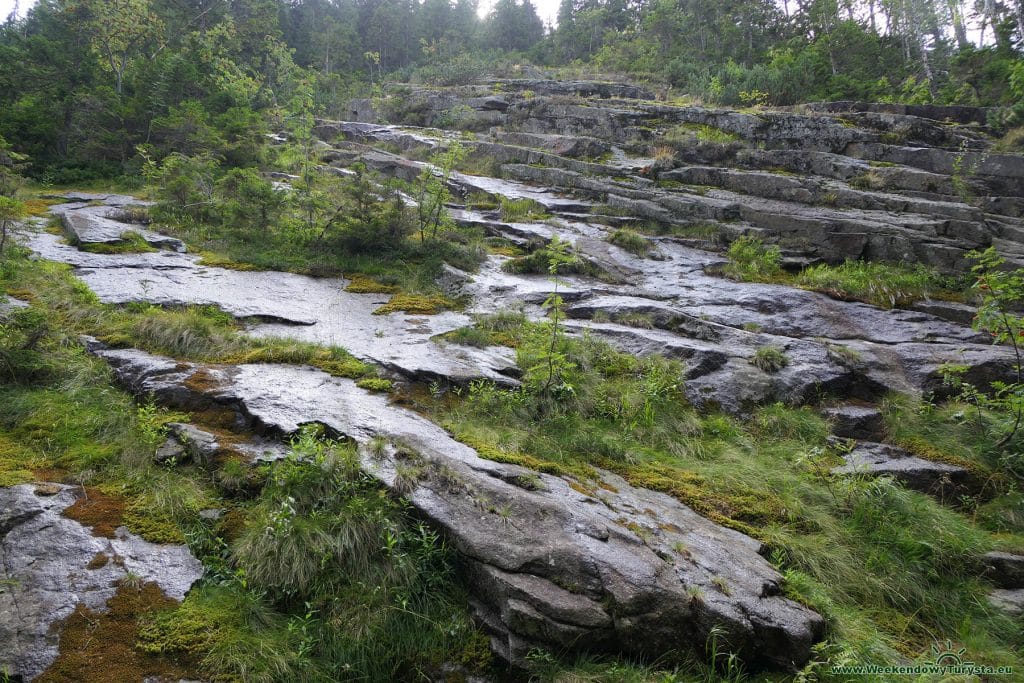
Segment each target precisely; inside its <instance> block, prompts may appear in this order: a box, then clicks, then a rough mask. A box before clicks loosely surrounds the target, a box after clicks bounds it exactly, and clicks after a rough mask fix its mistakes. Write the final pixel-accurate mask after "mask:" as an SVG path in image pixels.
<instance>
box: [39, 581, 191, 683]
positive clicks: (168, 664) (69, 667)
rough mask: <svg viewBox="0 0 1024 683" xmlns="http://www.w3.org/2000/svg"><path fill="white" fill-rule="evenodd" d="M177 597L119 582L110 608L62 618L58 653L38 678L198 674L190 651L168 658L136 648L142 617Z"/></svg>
mask: <svg viewBox="0 0 1024 683" xmlns="http://www.w3.org/2000/svg"><path fill="white" fill-rule="evenodd" d="M173 605H175V602H174V601H173V600H171V599H170V598H167V597H166V596H164V594H163V592H162V591H161V590H160V587H159V586H157V585H156V584H155V583H147V584H145V585H144V586H142V587H141V588H137V589H136V588H128V587H125V586H121V587H120V588H119V589H118V591H117V594H116V595H114V597H113V598H111V599H110V601H109V602H108V603H107V607H108V610H107V611H106V612H93V611H91V610H88V609H86V608H84V607H82V606H79V607H78V608H77V609H76V610H75V611H74V613H73V614H72V615H71V616H70V617H68V619H67V621H66V622H65V623H64V628H63V630H62V631H61V635H60V646H59V652H60V654H59V655H58V656H57V659H56V660H55V661H54V662H53V664H52V665H50V668H49V669H47V670H46V671H45V672H43V674H42V675H41V676H39V678H37V679H35V680H36V681H39V682H40V683H93V682H95V683H112V682H113V681H141V680H142V679H144V678H147V677H151V676H152V677H160V678H161V680H180V679H189V678H196V676H195V675H194V674H193V672H194V671H195V665H194V663H193V662H191V661H190V660H189V658H188V657H186V656H176V657H173V658H172V657H167V656H159V655H154V654H152V653H146V652H142V651H140V650H139V649H137V648H136V647H135V641H136V638H137V635H138V631H139V625H138V624H139V617H140V616H143V615H146V614H150V613H152V612H154V611H156V610H161V609H167V608H169V607H172V606H173Z"/></svg>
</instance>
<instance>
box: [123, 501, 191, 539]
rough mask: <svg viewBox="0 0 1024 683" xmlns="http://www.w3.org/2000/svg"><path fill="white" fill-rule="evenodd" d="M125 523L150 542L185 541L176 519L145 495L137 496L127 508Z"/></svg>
mask: <svg viewBox="0 0 1024 683" xmlns="http://www.w3.org/2000/svg"><path fill="white" fill-rule="evenodd" d="M124 525H125V526H126V527H128V530H129V531H131V532H132V533H134V534H138V535H139V536H141V537H142V538H144V539H146V540H147V541H149V542H150V543H180V544H183V543H185V536H184V535H183V534H182V533H181V529H180V528H179V527H178V525H177V524H176V523H175V521H174V520H173V519H171V518H170V517H169V516H168V515H167V514H165V513H164V512H162V511H161V510H160V509H159V508H158V507H157V506H155V505H154V504H153V503H152V501H150V500H148V499H147V498H145V497H140V498H136V499H135V500H133V501H132V502H131V503H130V504H129V505H128V506H127V507H126V508H125V512H124Z"/></svg>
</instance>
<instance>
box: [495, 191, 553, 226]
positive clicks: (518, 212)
mask: <svg viewBox="0 0 1024 683" xmlns="http://www.w3.org/2000/svg"><path fill="white" fill-rule="evenodd" d="M549 216H550V215H549V214H548V213H547V209H545V208H544V205H543V204H541V203H539V202H535V201H534V200H532V199H527V198H524V199H508V198H506V197H502V198H501V220H503V221H505V222H506V223H523V222H528V221H542V220H544V219H545V218H548V217H549Z"/></svg>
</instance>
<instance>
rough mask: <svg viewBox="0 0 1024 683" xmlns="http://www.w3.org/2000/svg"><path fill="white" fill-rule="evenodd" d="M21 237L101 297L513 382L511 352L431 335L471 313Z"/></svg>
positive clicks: (379, 360)
mask: <svg viewBox="0 0 1024 683" xmlns="http://www.w3.org/2000/svg"><path fill="white" fill-rule="evenodd" d="M24 241H25V243H26V245H27V246H29V247H30V248H31V249H32V250H33V251H35V252H36V253H37V254H39V255H40V256H42V257H44V258H48V259H51V260H54V261H59V262H62V263H67V264H69V265H71V266H73V267H74V268H75V269H76V270H75V275H76V276H77V277H78V278H80V279H81V280H82V281H83V282H85V284H86V285H88V286H89V288H90V289H91V290H92V291H93V292H95V293H96V295H97V296H98V297H99V299H100V301H102V302H104V303H114V304H124V303H130V302H136V301H145V302H149V303H154V304H157V305H162V306H181V305H191V304H196V305H213V306H217V307H219V308H221V309H223V310H225V311H227V312H228V313H231V314H232V315H234V316H236V317H238V318H249V319H254V320H256V321H257V322H254V323H253V324H252V325H250V327H249V331H250V333H252V334H255V335H257V336H271V337H286V338H293V339H299V340H301V341H308V342H313V343H317V344H323V345H336V346H342V347H344V348H345V349H346V350H348V351H349V352H351V353H352V354H353V355H354V356H356V357H357V358H359V359H361V360H364V361H368V362H372V363H376V364H379V365H381V366H383V367H384V368H387V369H389V370H392V371H394V372H397V373H400V374H402V375H405V376H408V377H413V378H417V379H427V380H433V379H447V380H450V381H453V382H459V383H465V382H468V381H470V380H472V379H478V378H486V379H491V380H494V381H495V382H498V383H500V384H504V385H514V384H516V383H517V382H516V380H515V379H514V374H515V373H516V366H515V354H514V352H513V351H512V350H511V349H505V348H500V347H492V348H488V349H476V348H472V347H467V346H458V345H454V344H449V345H443V346H442V345H440V344H438V343H436V342H435V341H433V339H432V338H433V337H435V336H437V335H440V334H443V333H445V332H449V331H451V330H454V329H456V328H459V327H463V326H465V325H468V324H469V323H470V321H471V319H470V317H469V316H467V315H464V314H462V313H457V312H453V311H448V312H444V313H440V314H437V315H411V314H405V313H391V314H388V315H374V314H373V312H374V311H375V310H376V309H377V308H379V307H380V306H381V305H383V304H385V303H387V301H388V298H389V296H388V295H386V294H356V293H352V292H346V291H345V287H346V285H347V284H348V281H347V280H345V279H342V278H312V277H307V276H304V275H295V274H293V273H281V272H274V271H261V272H247V271H237V270H229V269H224V268H215V267H207V266H201V265H199V263H198V261H199V258H198V257H196V256H193V255H190V254H180V253H174V252H156V253H146V254H91V253H87V252H83V251H79V250H78V249H75V248H74V247H71V246H69V245H66V244H61V243H60V239H59V238H58V237H56V236H55V235H51V234H49V233H32V234H28V235H26V236H25V238H24Z"/></svg>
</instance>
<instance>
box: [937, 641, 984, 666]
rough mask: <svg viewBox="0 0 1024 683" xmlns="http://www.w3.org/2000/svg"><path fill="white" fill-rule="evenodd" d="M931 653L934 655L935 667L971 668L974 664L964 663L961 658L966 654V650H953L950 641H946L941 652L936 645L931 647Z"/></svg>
mask: <svg viewBox="0 0 1024 683" xmlns="http://www.w3.org/2000/svg"><path fill="white" fill-rule="evenodd" d="M932 653H934V654H935V665H936V666H971V665H972V664H974V662H968V661H964V658H963V656H964V655H965V654H966V653H967V648H965V647H962V648H960V649H959V650H954V649H953V642H952V641H950V640H947V641H946V647H945V649H942V650H940V649H939V645H938V643H936V644H935V645H932Z"/></svg>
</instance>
